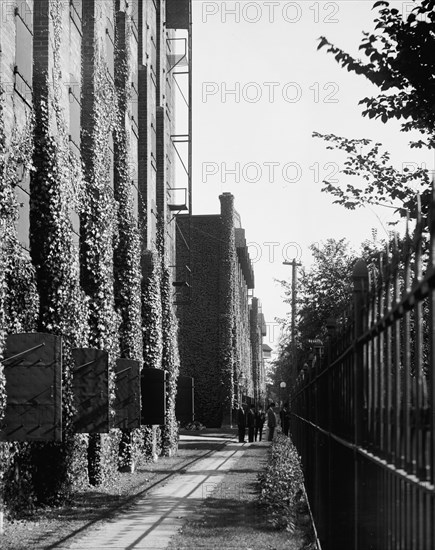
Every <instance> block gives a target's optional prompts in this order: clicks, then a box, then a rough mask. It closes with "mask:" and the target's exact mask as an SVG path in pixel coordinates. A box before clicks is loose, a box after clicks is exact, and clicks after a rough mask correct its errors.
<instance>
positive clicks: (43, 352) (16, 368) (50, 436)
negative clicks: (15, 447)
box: [0, 333, 62, 441]
mask: <svg viewBox="0 0 435 550" xmlns="http://www.w3.org/2000/svg"><path fill="white" fill-rule="evenodd" d="M4 355H5V358H4V360H3V366H4V373H5V378H6V411H5V417H4V419H3V421H2V423H1V428H2V430H1V431H0V440H1V441H62V339H61V337H60V336H55V335H54V334H42V333H22V334H11V335H9V336H7V338H6V346H5V354H4Z"/></svg>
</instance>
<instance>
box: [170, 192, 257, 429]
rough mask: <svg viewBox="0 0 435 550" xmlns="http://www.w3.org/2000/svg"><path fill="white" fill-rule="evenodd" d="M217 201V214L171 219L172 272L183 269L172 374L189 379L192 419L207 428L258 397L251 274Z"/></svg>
mask: <svg viewBox="0 0 435 550" xmlns="http://www.w3.org/2000/svg"><path fill="white" fill-rule="evenodd" d="M219 199H220V203H221V211H220V214H218V215H194V216H191V217H190V218H189V217H188V216H183V215H180V216H178V218H177V221H178V226H179V229H180V231H179V233H180V237H177V266H178V268H179V269H181V270H182V269H183V268H184V266H185V265H189V266H190V270H191V273H190V276H189V281H188V284H187V285H186V286H185V287H183V289H182V291H181V292H180V306H179V307H178V309H177V315H178V319H179V349H180V372H181V373H182V374H183V375H186V376H192V377H193V378H194V380H195V418H196V419H197V420H199V421H200V422H202V423H204V424H205V425H206V426H210V427H215V426H221V425H222V423H229V422H231V414H232V410H233V408H234V407H235V406H236V405H237V404H238V403H241V402H243V401H246V400H247V398H252V399H254V397H255V396H259V395H263V393H264V391H263V389H262V388H260V387H259V384H260V383H262V380H263V379H261V377H259V376H258V375H257V363H255V366H254V363H253V345H252V341H251V333H252V328H251V319H250V312H249V308H250V306H249V304H250V300H251V298H250V291H251V290H252V289H253V288H254V273H253V268H252V264H251V260H250V258H249V253H248V248H247V245H246V239H245V231H244V229H243V228H242V227H241V221H240V216H239V215H238V213H237V211H236V210H235V208H234V197H233V195H231V194H230V193H224V194H222V195H221V196H220V197H219ZM187 235H190V239H189V240H188V242H189V243H190V247H189V248H188V247H187V246H186V242H187V238H186V236H187ZM181 277H182V275H181ZM255 349H257V348H255Z"/></svg>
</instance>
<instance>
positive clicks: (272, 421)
mask: <svg viewBox="0 0 435 550" xmlns="http://www.w3.org/2000/svg"><path fill="white" fill-rule="evenodd" d="M274 406H275V403H270V405H269V408H268V409H267V427H268V428H269V437H268V438H267V439H268V441H272V440H273V434H274V433H275V427H276V414H275V411H274V410H273V407H274Z"/></svg>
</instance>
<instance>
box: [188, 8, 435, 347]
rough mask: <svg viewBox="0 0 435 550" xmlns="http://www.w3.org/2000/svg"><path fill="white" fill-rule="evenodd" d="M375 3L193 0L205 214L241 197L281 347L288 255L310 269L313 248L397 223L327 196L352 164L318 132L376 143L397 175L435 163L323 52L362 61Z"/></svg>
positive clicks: (199, 206) (197, 163)
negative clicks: (375, 112) (324, 188)
mask: <svg viewBox="0 0 435 550" xmlns="http://www.w3.org/2000/svg"><path fill="white" fill-rule="evenodd" d="M373 3H374V2H372V1H367V0H356V1H355V0H341V1H334V2H327V1H325V2H316V1H312V0H302V1H299V2H287V1H285V0H281V1H278V0H275V1H260V0H259V1H252V2H251V1H249V0H242V1H238V2H235V1H229V0H228V1H205V0H193V214H213V213H218V212H219V199H218V196H219V195H220V194H221V193H222V192H225V191H228V192H231V193H233V194H234V196H235V205H236V209H237V210H238V212H239V213H240V215H241V219H242V226H243V227H244V228H245V230H246V237H247V241H248V243H250V247H249V248H250V253H251V257H252V259H253V262H254V271H255V285H256V289H255V295H256V296H258V298H259V299H260V300H261V302H262V305H263V312H264V314H265V317H266V321H267V322H268V323H269V325H268V328H269V334H268V338H267V343H269V344H270V345H272V346H274V345H275V344H276V343H277V338H278V329H277V327H276V325H275V323H274V319H275V317H284V316H285V314H286V313H287V312H288V311H289V307H288V305H286V304H284V302H283V291H282V288H281V286H280V285H279V284H277V283H276V282H275V281H274V279H275V278H277V279H284V278H287V279H290V277H291V268H290V267H288V266H284V265H282V262H283V261H284V259H286V260H291V259H292V258H293V257H294V256H295V255H296V256H297V258H298V260H299V261H301V262H302V263H303V264H304V265H309V263H310V254H309V251H308V246H309V245H310V244H311V243H313V242H321V241H322V240H326V239H327V238H329V237H334V238H341V237H347V238H348V239H349V240H350V241H351V242H352V243H353V244H354V245H355V247H357V246H358V244H359V243H360V242H362V241H363V240H364V239H367V238H369V237H370V235H371V229H372V228H377V229H378V234H379V236H385V235H386V229H388V227H387V223H388V221H391V220H392V219H393V210H391V209H387V208H380V207H379V208H377V209H376V210H374V209H373V208H365V209H360V210H357V211H347V210H345V209H344V208H343V207H341V206H338V205H333V204H332V201H333V198H332V197H331V196H329V195H327V194H325V193H321V192H320V189H321V181H322V180H323V179H325V178H328V177H329V178H332V179H335V180H338V181H340V182H346V181H347V180H345V179H344V176H343V174H340V173H339V169H340V167H341V166H342V164H343V160H344V158H345V157H344V156H343V155H342V154H340V153H339V152H336V151H330V150H327V149H326V147H325V144H324V143H323V142H322V141H321V140H319V139H314V138H312V137H311V135H312V132H313V131H318V132H321V133H334V134H337V135H340V136H346V137H349V138H362V137H366V138H371V139H374V140H376V141H380V142H382V143H383V144H384V145H385V147H386V149H387V150H389V151H390V152H391V153H392V155H393V160H394V162H395V164H396V167H397V168H400V167H401V164H402V163H403V162H416V163H419V164H421V163H422V162H425V163H426V165H427V167H428V168H433V155H432V154H428V153H427V152H421V151H418V150H417V151H416V150H411V149H409V147H408V145H407V144H408V141H409V140H410V138H411V137H412V136H410V135H407V134H401V133H399V124H398V123H397V122H392V123H391V122H390V123H388V124H383V123H382V122H379V121H373V120H368V119H366V118H363V117H362V116H361V112H362V107H361V106H359V105H358V101H359V100H360V99H362V98H363V97H366V96H371V95H375V94H376V92H377V89H376V88H375V87H374V86H372V85H371V84H370V83H369V81H368V80H366V79H365V78H364V77H361V76H360V77H358V76H357V75H355V74H353V73H348V72H347V71H346V70H344V69H342V68H340V67H339V65H338V64H337V63H336V62H335V60H334V58H333V56H332V55H330V54H329V55H328V54H326V50H325V49H322V50H320V51H317V46H318V38H319V37H320V36H326V38H327V39H328V40H329V41H330V42H332V43H334V44H335V45H337V46H340V47H342V48H343V49H345V50H346V51H348V52H349V53H351V54H353V55H358V46H359V44H360V42H361V39H362V31H364V30H366V31H370V30H372V28H373V18H374V15H375V13H377V10H375V11H372V9H371V8H372V5H373ZM391 4H397V8H398V9H399V10H401V11H405V12H406V11H408V12H409V10H410V9H411V8H412V2H391Z"/></svg>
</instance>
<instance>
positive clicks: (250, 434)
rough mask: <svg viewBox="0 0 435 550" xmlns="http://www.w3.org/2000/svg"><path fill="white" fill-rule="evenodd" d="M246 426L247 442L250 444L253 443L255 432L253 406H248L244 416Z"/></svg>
mask: <svg viewBox="0 0 435 550" xmlns="http://www.w3.org/2000/svg"><path fill="white" fill-rule="evenodd" d="M246 424H247V426H248V441H249V442H250V443H252V442H253V441H254V430H255V412H254V405H249V409H248V413H247V415H246Z"/></svg>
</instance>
